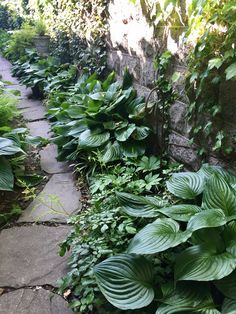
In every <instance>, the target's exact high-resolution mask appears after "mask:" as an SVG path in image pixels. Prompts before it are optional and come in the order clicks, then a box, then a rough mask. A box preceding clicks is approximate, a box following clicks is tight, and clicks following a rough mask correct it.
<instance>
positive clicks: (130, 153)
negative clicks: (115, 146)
mask: <svg viewBox="0 0 236 314" xmlns="http://www.w3.org/2000/svg"><path fill="white" fill-rule="evenodd" d="M121 148H122V151H123V155H124V156H125V157H130V158H137V157H138V156H141V155H143V154H144V153H145V145H144V143H142V142H134V141H130V140H129V141H127V142H122V143H121Z"/></svg>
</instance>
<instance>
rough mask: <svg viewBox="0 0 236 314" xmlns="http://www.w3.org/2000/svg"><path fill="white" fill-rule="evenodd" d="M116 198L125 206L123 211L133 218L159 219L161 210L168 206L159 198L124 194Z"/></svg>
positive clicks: (119, 194) (120, 193)
mask: <svg viewBox="0 0 236 314" xmlns="http://www.w3.org/2000/svg"><path fill="white" fill-rule="evenodd" d="M116 196H117V199H118V201H119V202H120V204H121V205H123V206H122V210H123V211H124V212H125V213H127V214H128V215H130V216H133V217H145V218H151V217H157V216H159V208H161V207H163V206H165V205H166V202H165V201H163V200H162V199H160V198H159V197H148V196H146V197H145V196H137V195H134V194H129V193H124V192H117V193H116Z"/></svg>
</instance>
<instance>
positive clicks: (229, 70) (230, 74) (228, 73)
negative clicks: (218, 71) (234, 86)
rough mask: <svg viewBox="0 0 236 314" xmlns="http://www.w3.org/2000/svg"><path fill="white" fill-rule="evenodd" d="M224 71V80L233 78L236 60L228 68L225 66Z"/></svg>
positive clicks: (235, 73) (235, 75)
mask: <svg viewBox="0 0 236 314" xmlns="http://www.w3.org/2000/svg"><path fill="white" fill-rule="evenodd" d="M225 73H226V80H231V79H232V78H235V77H236V62H234V63H233V64H231V65H230V66H229V67H228V68H226V70H225Z"/></svg>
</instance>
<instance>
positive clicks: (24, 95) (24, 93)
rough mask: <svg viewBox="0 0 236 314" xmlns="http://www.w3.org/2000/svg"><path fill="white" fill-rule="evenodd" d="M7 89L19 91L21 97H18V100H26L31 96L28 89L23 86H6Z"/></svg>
mask: <svg viewBox="0 0 236 314" xmlns="http://www.w3.org/2000/svg"><path fill="white" fill-rule="evenodd" d="M6 88H7V89H13V90H19V91H20V93H21V95H20V96H19V98H28V97H29V96H30V95H31V94H32V91H31V89H30V88H27V87H25V86H23V85H20V84H18V85H7V86H6Z"/></svg>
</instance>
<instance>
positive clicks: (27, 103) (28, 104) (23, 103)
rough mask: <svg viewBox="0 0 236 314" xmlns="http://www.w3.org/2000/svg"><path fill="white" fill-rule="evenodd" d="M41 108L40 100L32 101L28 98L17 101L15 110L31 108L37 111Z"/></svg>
mask: <svg viewBox="0 0 236 314" xmlns="http://www.w3.org/2000/svg"><path fill="white" fill-rule="evenodd" d="M41 106H42V102H41V101H40V100H35V99H34V100H32V99H28V98H21V99H20V100H19V103H18V104H17V108H19V109H25V108H31V109H37V108H39V107H41Z"/></svg>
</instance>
